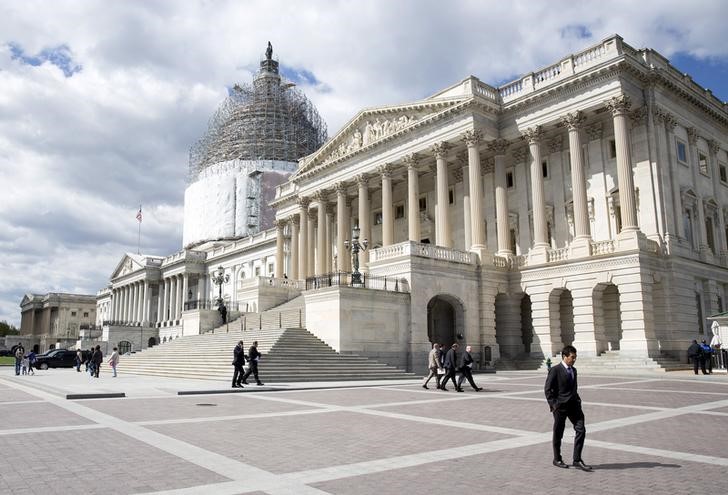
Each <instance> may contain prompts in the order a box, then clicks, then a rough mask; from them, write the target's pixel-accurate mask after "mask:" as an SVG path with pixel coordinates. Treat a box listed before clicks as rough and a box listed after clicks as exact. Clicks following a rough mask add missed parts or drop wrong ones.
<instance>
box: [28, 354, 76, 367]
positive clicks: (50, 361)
mask: <svg viewBox="0 0 728 495" xmlns="http://www.w3.org/2000/svg"><path fill="white" fill-rule="evenodd" d="M74 366H76V351H69V350H68V349H54V350H52V351H50V352H47V353H45V354H40V355H38V356H37V357H36V358H35V364H34V365H33V367H34V368H37V369H39V370H47V369H48V368H73V367H74Z"/></svg>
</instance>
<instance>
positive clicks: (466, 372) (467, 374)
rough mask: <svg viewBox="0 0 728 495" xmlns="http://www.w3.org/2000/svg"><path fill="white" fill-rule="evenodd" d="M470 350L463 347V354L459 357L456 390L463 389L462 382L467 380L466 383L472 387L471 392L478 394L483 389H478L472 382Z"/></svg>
mask: <svg viewBox="0 0 728 495" xmlns="http://www.w3.org/2000/svg"><path fill="white" fill-rule="evenodd" d="M471 350H472V347H471V346H469V345H468V346H465V352H463V355H462V356H460V378H458V389H459V390H462V389H463V382H464V381H465V379H466V378H467V379H468V383H469V384H470V386H471V387H473V390H475V391H476V392H480V391H481V390H483V389H482V388H481V387H478V386H477V385H476V384H475V380H473V356H471V355H470V351H471Z"/></svg>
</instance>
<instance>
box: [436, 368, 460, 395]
mask: <svg viewBox="0 0 728 495" xmlns="http://www.w3.org/2000/svg"><path fill="white" fill-rule="evenodd" d="M448 380H452V386H453V387H455V388H456V389H457V388H458V384H457V383H456V382H455V368H445V377H444V378H443V379H442V381H441V382H440V388H442V389H443V390H444V389H445V386H446V385H447V381H448Z"/></svg>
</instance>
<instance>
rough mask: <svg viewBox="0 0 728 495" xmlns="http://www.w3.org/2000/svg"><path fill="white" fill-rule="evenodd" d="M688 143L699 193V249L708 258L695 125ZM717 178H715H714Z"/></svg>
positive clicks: (696, 189)
mask: <svg viewBox="0 0 728 495" xmlns="http://www.w3.org/2000/svg"><path fill="white" fill-rule="evenodd" d="M687 131H688V144H690V147H689V148H690V149H689V156H690V158H689V161H690V168H691V170H692V173H693V186H694V190H695V194H697V196H698V197H697V204H698V206H697V208H696V209H697V214H698V215H697V219H696V221H697V224H698V225H697V226H696V227H697V228H698V249H699V250H700V258H701V259H702V260H703V261H707V260H706V255H707V254H708V253H709V252H710V248H708V232H707V231H706V230H705V203H704V202H703V194H702V192H701V191H700V188H699V187H698V183H699V179H698V177H699V176H700V173H699V172H698V170H699V168H700V164H699V163H698V160H699V159H698V137H699V136H698V130H697V129H696V128H694V127H688V128H687ZM714 179H715V178H714Z"/></svg>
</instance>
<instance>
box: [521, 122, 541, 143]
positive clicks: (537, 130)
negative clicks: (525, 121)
mask: <svg viewBox="0 0 728 495" xmlns="http://www.w3.org/2000/svg"><path fill="white" fill-rule="evenodd" d="M521 135H522V136H523V139H525V140H526V141H528V144H539V143H540V142H541V138H542V137H543V129H542V128H541V126H540V125H537V126H535V127H529V128H528V129H524V130H523V131H521Z"/></svg>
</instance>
